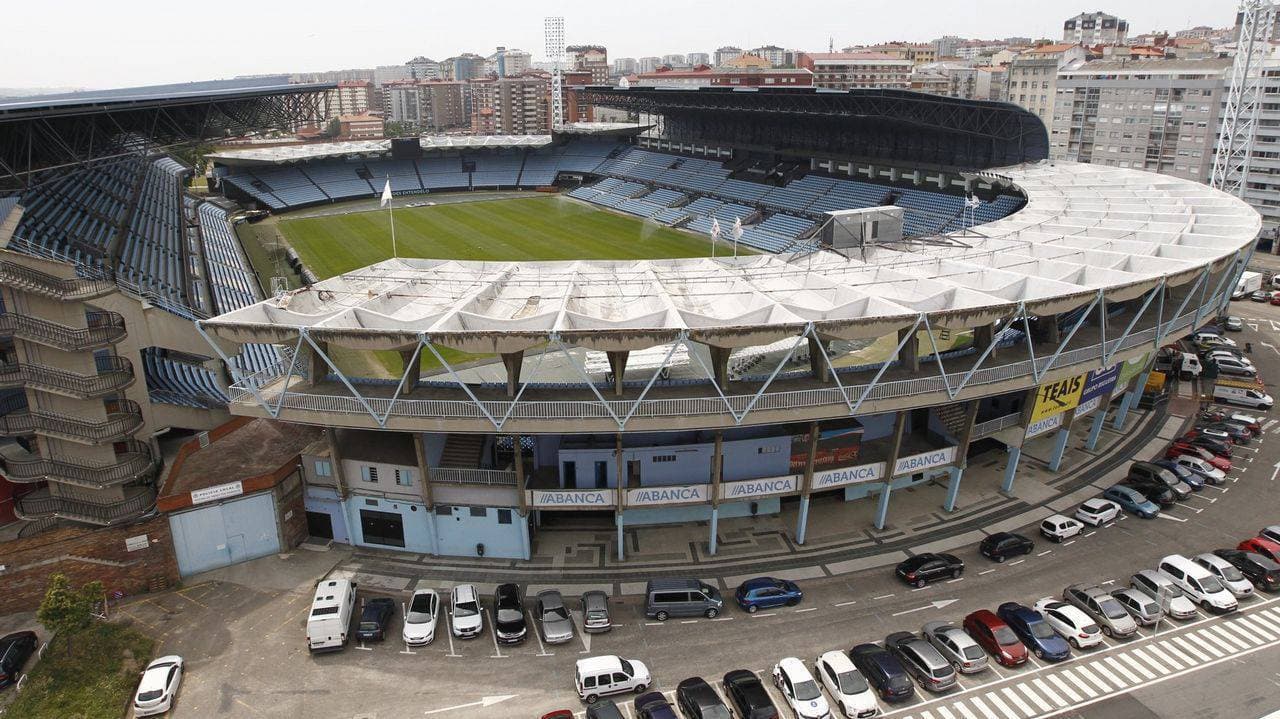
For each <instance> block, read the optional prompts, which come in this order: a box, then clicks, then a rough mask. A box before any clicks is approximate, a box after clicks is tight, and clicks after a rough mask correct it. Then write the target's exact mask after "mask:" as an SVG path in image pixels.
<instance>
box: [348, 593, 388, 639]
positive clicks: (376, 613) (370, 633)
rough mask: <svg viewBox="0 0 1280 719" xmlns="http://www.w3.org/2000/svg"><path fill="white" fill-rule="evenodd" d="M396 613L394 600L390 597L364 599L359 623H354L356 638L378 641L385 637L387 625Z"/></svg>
mask: <svg viewBox="0 0 1280 719" xmlns="http://www.w3.org/2000/svg"><path fill="white" fill-rule="evenodd" d="M395 614H396V603H395V600H393V599H391V598H390V597H372V598H370V599H366V600H364V608H363V609H361V610H360V623H359V624H357V625H356V639H359V640H361V641H365V642H380V641H382V640H383V639H386V638H387V625H389V624H391V618H392V617H394V616H395Z"/></svg>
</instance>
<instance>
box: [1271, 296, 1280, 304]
mask: <svg viewBox="0 0 1280 719" xmlns="http://www.w3.org/2000/svg"><path fill="white" fill-rule="evenodd" d="M1271 304H1273V305H1280V293H1276V294H1273V295H1271Z"/></svg>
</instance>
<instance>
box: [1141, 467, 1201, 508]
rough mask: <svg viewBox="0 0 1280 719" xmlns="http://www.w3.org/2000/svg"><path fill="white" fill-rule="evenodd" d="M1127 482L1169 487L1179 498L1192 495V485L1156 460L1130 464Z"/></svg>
mask: <svg viewBox="0 0 1280 719" xmlns="http://www.w3.org/2000/svg"><path fill="white" fill-rule="evenodd" d="M1125 482H1126V483H1128V484H1133V485H1136V486H1152V487H1164V488H1167V489H1168V490H1169V491H1170V492H1171V493H1172V494H1173V496H1174V497H1176V498H1177V499H1180V500H1181V499H1186V498H1188V497H1190V496H1191V491H1192V490H1191V487H1190V486H1189V485H1187V484H1186V483H1185V482H1183V481H1182V480H1180V479H1178V475H1176V474H1174V473H1173V472H1170V471H1169V470H1167V469H1165V468H1164V467H1161V466H1160V465H1158V464H1156V463H1154V462H1134V463H1133V464H1131V465H1129V474H1128V476H1127V477H1126V478H1125Z"/></svg>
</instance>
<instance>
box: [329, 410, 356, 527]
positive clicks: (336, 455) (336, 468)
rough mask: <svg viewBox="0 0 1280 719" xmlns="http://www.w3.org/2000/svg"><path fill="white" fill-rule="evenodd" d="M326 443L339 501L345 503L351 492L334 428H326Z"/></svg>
mask: <svg viewBox="0 0 1280 719" xmlns="http://www.w3.org/2000/svg"><path fill="white" fill-rule="evenodd" d="M324 438H325V441H326V442H328V443H329V459H330V460H332V462H333V479H334V481H336V482H337V484H338V499H339V500H342V501H345V500H346V498H347V495H348V494H350V490H349V489H348V485H347V477H346V473H345V472H343V471H342V450H340V449H338V432H337V430H335V429H334V428H333V427H325V428H324ZM348 531H349V530H348Z"/></svg>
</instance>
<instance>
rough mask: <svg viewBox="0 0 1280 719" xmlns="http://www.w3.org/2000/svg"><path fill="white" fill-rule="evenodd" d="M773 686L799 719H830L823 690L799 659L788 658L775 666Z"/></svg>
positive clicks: (829, 708)
mask: <svg viewBox="0 0 1280 719" xmlns="http://www.w3.org/2000/svg"><path fill="white" fill-rule="evenodd" d="M773 685H774V686H776V687H777V688H778V692H779V693H781V694H782V700H783V701H784V702H786V703H787V706H789V707H791V711H792V712H793V713H794V714H795V715H796V717H797V718H798V719H830V717H831V707H830V706H828V705H827V698H826V697H825V696H823V694H822V688H821V687H819V686H818V682H817V681H816V680H815V679H814V678H813V675H812V674H810V673H809V669H808V668H807V667H805V665H804V662H802V661H800V660H799V659H797V658H795V657H787V658H785V659H783V660H782V661H780V662H778V663H777V664H775V665H773Z"/></svg>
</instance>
